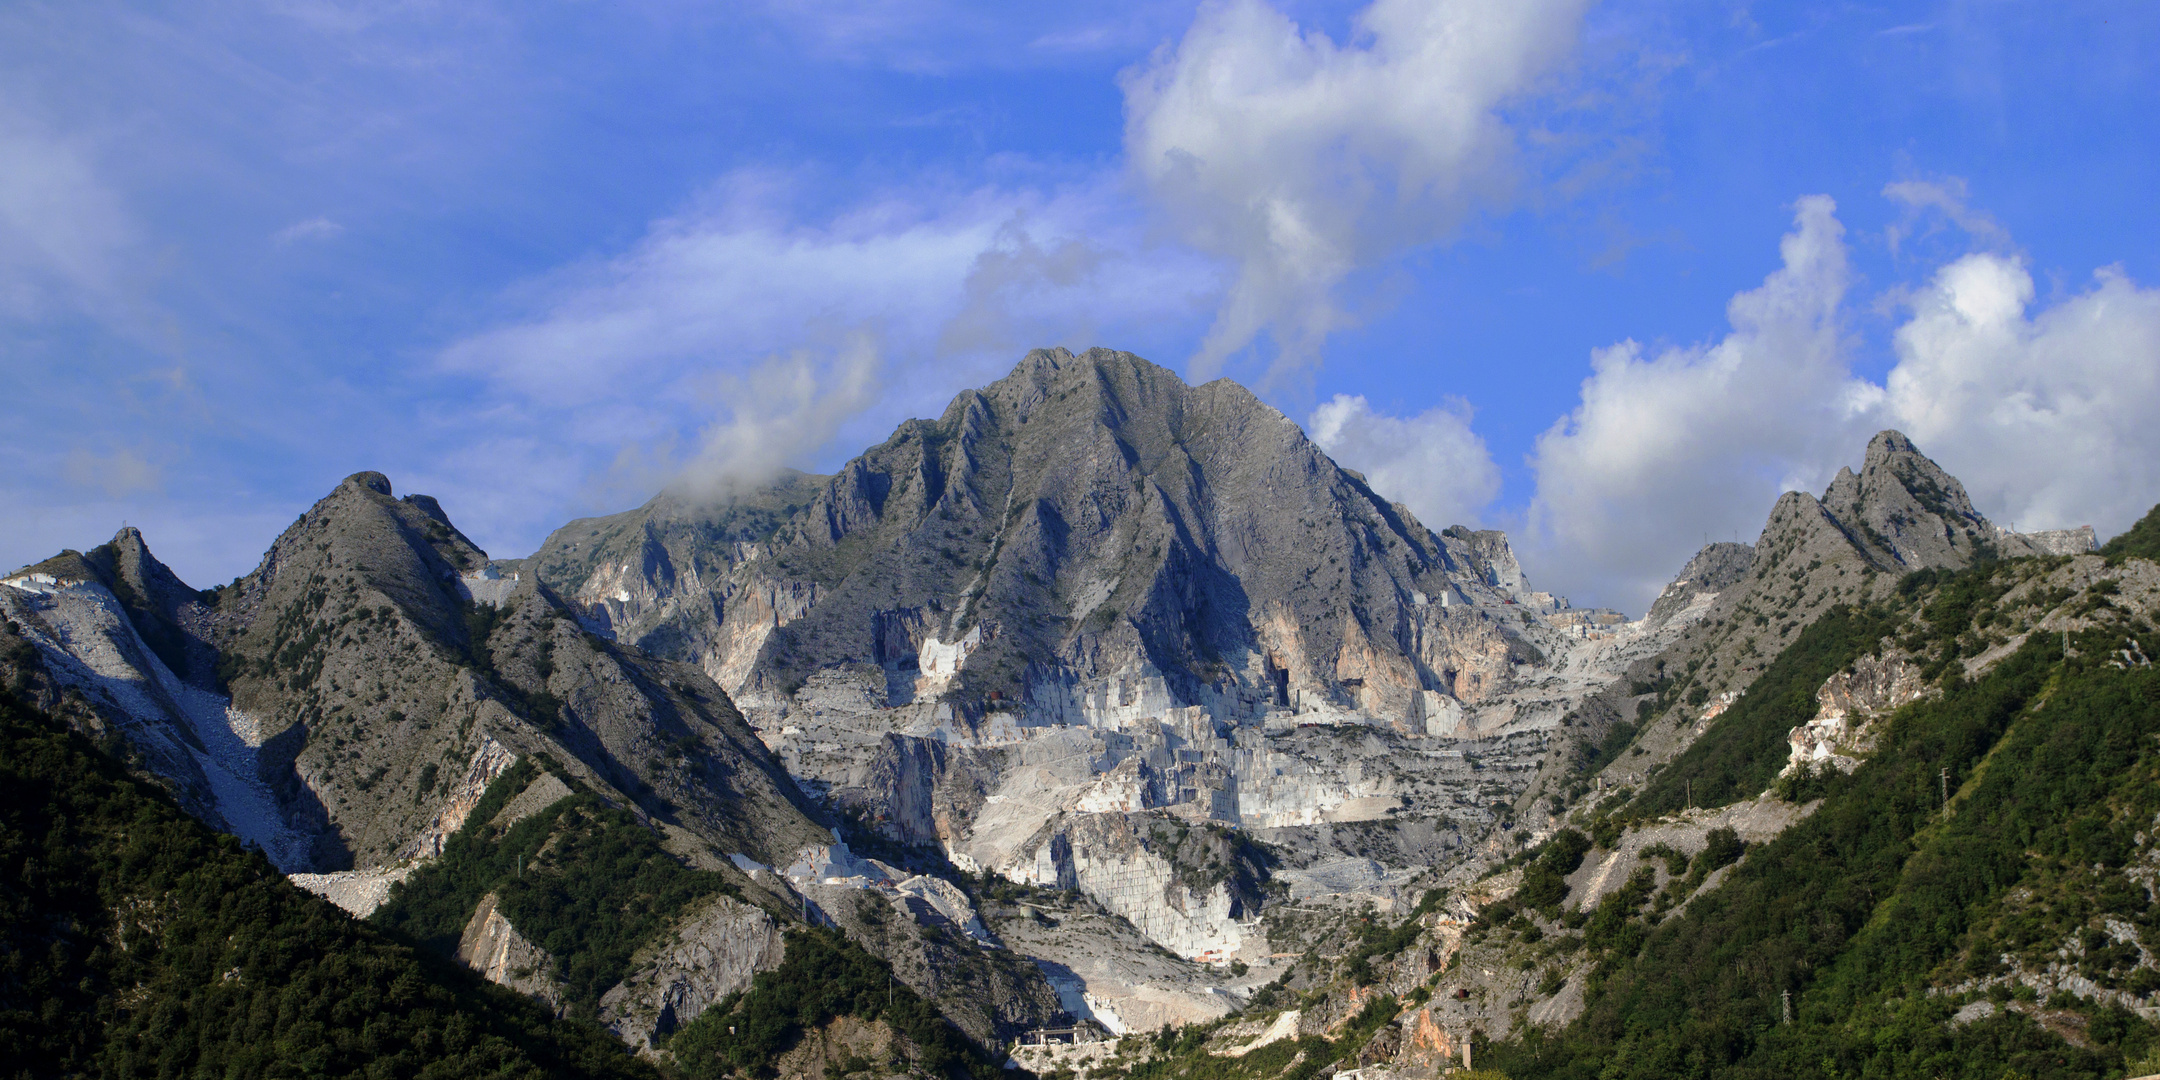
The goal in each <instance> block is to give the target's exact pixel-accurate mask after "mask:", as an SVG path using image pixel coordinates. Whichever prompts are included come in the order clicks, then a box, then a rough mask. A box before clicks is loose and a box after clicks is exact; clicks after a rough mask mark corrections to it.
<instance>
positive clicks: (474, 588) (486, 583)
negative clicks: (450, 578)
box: [457, 562, 524, 607]
mask: <svg viewBox="0 0 2160 1080" xmlns="http://www.w3.org/2000/svg"><path fill="white" fill-rule="evenodd" d="M523 576H524V575H523V573H522V572H521V571H517V570H513V571H511V572H510V573H509V574H508V575H507V576H505V575H504V574H503V572H502V569H501V568H500V567H498V566H496V565H495V564H494V563H492V562H490V563H488V564H486V565H485V566H482V567H481V568H480V569H478V570H472V571H468V572H466V573H464V574H461V575H459V576H458V579H457V590H458V595H459V596H460V597H462V598H464V599H466V600H470V601H472V602H473V603H475V604H487V605H489V606H491V607H501V606H502V605H503V602H504V601H506V600H508V599H510V595H511V594H512V593H514V592H516V591H517V587H518V581H519V580H520V579H521V578H522V577H523Z"/></svg>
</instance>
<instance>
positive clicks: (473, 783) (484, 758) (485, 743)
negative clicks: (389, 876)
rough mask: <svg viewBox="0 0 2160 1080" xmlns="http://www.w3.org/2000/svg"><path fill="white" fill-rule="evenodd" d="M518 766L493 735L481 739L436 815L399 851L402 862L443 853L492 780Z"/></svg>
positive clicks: (514, 755)
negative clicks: (451, 837) (446, 844)
mask: <svg viewBox="0 0 2160 1080" xmlns="http://www.w3.org/2000/svg"><path fill="white" fill-rule="evenodd" d="M515 764H517V755H516V754H514V753H511V752H510V748H509V747H506V746H504V745H503V744H501V743H499V742H496V741H495V739H494V737H493V736H490V735H482V736H480V745H479V746H477V747H475V748H474V749H473V754H472V758H471V759H470V760H468V761H467V762H466V763H465V774H464V775H463V776H462V777H460V778H459V779H458V781H457V783H455V784H453V785H452V786H451V788H450V794H449V796H448V797H447V798H445V799H444V800H443V803H442V806H441V808H440V809H438V810H436V812H435V816H434V817H433V818H431V819H429V821H428V823H427V825H426V826H425V827H423V828H422V829H421V830H420V833H419V835H417V836H415V837H413V838H412V840H411V841H409V842H408V843H406V845H405V847H404V848H403V849H402V850H401V851H399V852H398V856H399V857H400V858H403V859H431V858H434V857H435V856H437V855H440V854H442V849H443V844H444V843H445V842H446V841H448V840H449V839H450V836H451V834H452V833H455V832H457V831H458V829H460V828H462V827H463V826H464V824H465V818H466V816H467V815H469V814H471V813H472V812H473V807H475V806H478V805H480V799H481V797H482V796H484V795H486V794H487V789H488V785H489V784H492V783H494V782H495V778H496V777H498V776H501V775H502V774H503V773H506V772H508V771H510V766H512V765H515Z"/></svg>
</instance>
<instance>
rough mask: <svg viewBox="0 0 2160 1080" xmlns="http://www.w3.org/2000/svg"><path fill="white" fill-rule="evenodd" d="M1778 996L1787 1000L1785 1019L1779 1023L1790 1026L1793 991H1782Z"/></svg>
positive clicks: (1784, 1012) (1784, 1011)
mask: <svg viewBox="0 0 2160 1080" xmlns="http://www.w3.org/2000/svg"><path fill="white" fill-rule="evenodd" d="M1778 996H1779V997H1781V998H1784V999H1785V1008H1784V1010H1783V1017H1784V1018H1783V1019H1782V1020H1781V1021H1779V1022H1780V1023H1786V1024H1790V1023H1792V991H1791V990H1782V991H1779V993H1778Z"/></svg>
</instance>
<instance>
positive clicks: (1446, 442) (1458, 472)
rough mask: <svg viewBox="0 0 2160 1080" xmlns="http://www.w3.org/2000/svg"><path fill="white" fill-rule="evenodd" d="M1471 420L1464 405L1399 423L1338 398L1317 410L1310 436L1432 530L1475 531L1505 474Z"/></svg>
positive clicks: (1456, 402)
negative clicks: (1470, 527)
mask: <svg viewBox="0 0 2160 1080" xmlns="http://www.w3.org/2000/svg"><path fill="white" fill-rule="evenodd" d="M1470 416H1471V411H1470V405H1469V403H1468V402H1466V401H1463V400H1462V399H1460V398H1451V399H1449V400H1448V401H1447V402H1446V403H1445V404H1443V405H1441V406H1440V407H1438V408H1434V409H1428V410H1426V411H1425V412H1422V413H1419V414H1418V415H1416V416H1411V417H1396V416H1387V415H1385V414H1382V413H1378V412H1375V411H1373V408H1372V404H1371V403H1370V402H1368V401H1366V400H1365V398H1364V397H1363V396H1362V395H1355V396H1354V395H1350V394H1337V395H1335V397H1334V399H1333V400H1330V401H1327V402H1325V403H1323V404H1322V405H1321V406H1320V407H1319V408H1317V409H1315V410H1313V413H1312V416H1311V417H1309V418H1307V420H1306V421H1305V429H1306V431H1308V432H1309V433H1311V435H1312V440H1313V442H1315V443H1318V444H1319V445H1320V448H1321V449H1322V450H1325V451H1327V452H1328V456H1330V457H1332V458H1334V459H1335V460H1336V461H1337V462H1338V463H1340V464H1342V465H1344V466H1346V467H1348V468H1352V469H1356V470H1357V471H1359V472H1361V473H1363V474H1365V480H1366V482H1367V483H1369V484H1371V485H1372V489H1373V490H1374V491H1376V492H1378V493H1380V494H1381V495H1382V496H1383V497H1385V498H1388V499H1391V500H1393V501H1395V502H1399V503H1402V504H1403V505H1405V506H1408V507H1409V508H1410V512H1411V513H1413V514H1415V515H1417V518H1418V520H1419V521H1422V522H1424V523H1425V525H1426V527H1427V528H1431V529H1444V528H1446V527H1448V526H1449V525H1459V524H1466V523H1469V524H1474V523H1476V522H1477V520H1478V515H1479V513H1480V512H1481V511H1483V510H1484V509H1485V507H1486V506H1487V505H1488V504H1490V503H1491V502H1492V500H1493V497H1494V496H1496V495H1498V494H1499V493H1500V470H1499V468H1498V467H1496V466H1495V465H1494V464H1493V460H1492V454H1491V453H1490V452H1489V451H1487V450H1486V448H1485V440H1484V439H1481V438H1479V437H1478V435H1477V433H1476V432H1474V431H1472V430H1470Z"/></svg>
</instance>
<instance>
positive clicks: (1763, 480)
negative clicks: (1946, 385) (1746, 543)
mask: <svg viewBox="0 0 2160 1080" xmlns="http://www.w3.org/2000/svg"><path fill="white" fill-rule="evenodd" d="M1843 235H1844V227H1843V226H1841V225H1840V224H1839V223H1838V220H1837V217H1836V205H1835V204H1834V203H1833V202H1832V201H1831V200H1830V199H1828V198H1825V197H1822V196H1814V197H1810V198H1806V199H1802V200H1800V202H1799V204H1798V206H1797V208H1796V211H1795V214H1794V224H1793V231H1792V232H1791V233H1789V234H1787V235H1786V236H1785V238H1784V241H1783V242H1782V243H1781V244H1780V251H1781V253H1782V255H1783V265H1782V266H1780V267H1779V268H1778V269H1777V270H1776V271H1775V272H1773V273H1771V274H1770V275H1769V277H1768V278H1766V279H1765V280H1764V281H1763V283H1762V285H1761V286H1760V287H1758V288H1755V289H1752V290H1750V291H1748V292H1744V293H1741V294H1739V295H1738V296H1735V297H1733V299H1732V301H1731V303H1730V304H1729V305H1728V306H1727V309H1726V314H1727V318H1728V319H1729V321H1730V322H1731V324H1732V331H1731V332H1730V333H1728V334H1727V335H1725V337H1723V338H1722V339H1720V340H1718V341H1716V342H1714V343H1709V344H1704V345H1696V346H1690V347H1684V348H1671V349H1667V350H1664V351H1663V352H1660V353H1658V354H1656V355H1654V356H1647V355H1645V354H1644V350H1643V348H1642V346H1640V345H1638V344H1637V343H1635V342H1633V341H1625V342H1621V343H1620V344H1617V345H1613V346H1610V347H1608V348H1604V349H1600V350H1598V351H1597V352H1595V353H1593V354H1592V356H1591V372H1592V373H1591V376H1590V377H1589V378H1588V379H1585V380H1584V381H1583V386H1582V403H1581V404H1580V405H1578V406H1577V407H1576V408H1575V410H1574V411H1573V412H1571V413H1569V414H1568V416H1567V417H1565V418H1564V419H1562V420H1561V421H1560V422H1559V423H1556V424H1554V425H1553V426H1552V428H1550V429H1549V430H1547V431H1546V432H1545V433H1544V434H1543V435H1541V436H1539V438H1538V441H1537V449H1536V451H1535V454H1534V458H1533V466H1534V468H1535V469H1536V471H1537V478H1538V487H1537V495H1536V497H1535V499H1534V500H1533V501H1532V503H1531V510H1530V525H1531V531H1532V535H1533V537H1534V538H1535V539H1534V541H1533V543H1534V546H1538V547H1543V548H1545V549H1546V551H1545V552H1544V556H1545V557H1544V558H1542V559H1540V560H1538V561H1539V562H1540V563H1543V564H1545V565H1546V566H1549V567H1551V568H1552V569H1551V570H1549V571H1548V573H1549V574H1551V575H1554V577H1552V578H1549V580H1551V581H1552V583H1553V584H1554V585H1558V586H1562V587H1572V588H1576V589H1581V588H1584V587H1586V586H1587V585H1588V584H1589V583H1590V582H1593V581H1604V582H1607V583H1608V586H1607V587H1608V588H1611V589H1613V590H1614V591H1616V592H1618V593H1619V594H1620V595H1622V596H1624V597H1626V598H1628V599H1629V600H1635V599H1639V598H1641V597H1642V596H1644V595H1645V594H1646V593H1647V594H1649V595H1655V593H1656V591H1657V589H1658V588H1659V587H1661V586H1662V585H1663V584H1664V581H1665V580H1666V579H1668V578H1669V577H1670V576H1671V574H1672V572H1673V571H1675V570H1677V569H1678V568H1679V565H1680V564H1679V562H1677V561H1674V553H1675V552H1678V553H1680V558H1681V559H1685V557H1686V555H1685V553H1686V552H1687V551H1690V550H1692V549H1693V548H1695V547H1697V546H1699V545H1700V544H1701V542H1702V541H1703V539H1705V538H1706V537H1707V538H1715V539H1726V538H1730V536H1731V535H1732V534H1733V533H1734V532H1735V531H1736V530H1737V531H1744V532H1745V533H1746V534H1747V537H1746V538H1752V534H1753V533H1754V531H1755V529H1757V528H1759V527H1760V525H1761V519H1762V515H1763V513H1764V512H1765V511H1767V509H1768V504H1767V503H1766V502H1764V500H1763V496H1764V494H1765V493H1766V492H1767V493H1768V494H1771V495H1774V494H1775V493H1776V492H1777V491H1778V490H1780V489H1781V488H1782V487H1783V486H1803V487H1805V486H1814V485H1815V484H1816V482H1817V481H1818V480H1820V479H1824V478H1825V476H1824V470H1825V469H1828V470H1830V472H1831V473H1832V474H1834V473H1835V471H1836V466H1835V464H1833V463H1834V462H1836V461H1837V460H1839V456H1840V455H1841V454H1843V453H1846V452H1848V448H1847V446H1846V445H1845V443H1846V442H1847V438H1846V432H1847V429H1848V428H1849V426H1850V413H1851V407H1850V403H1849V402H1848V400H1847V397H1848V378H1849V377H1848V363H1847V359H1846V355H1845V348H1844V335H1843V329H1842V320H1841V318H1840V311H1841V308H1842V305H1843V301H1844V297H1845V292H1846V288H1847V285H1848V279H1849V277H1850V272H1849V270H1848V269H1847V266H1846V259H1845V246H1844V242H1843ZM1571 573H1572V574H1573V580H1568V578H1569V576H1570V574H1571Z"/></svg>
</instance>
